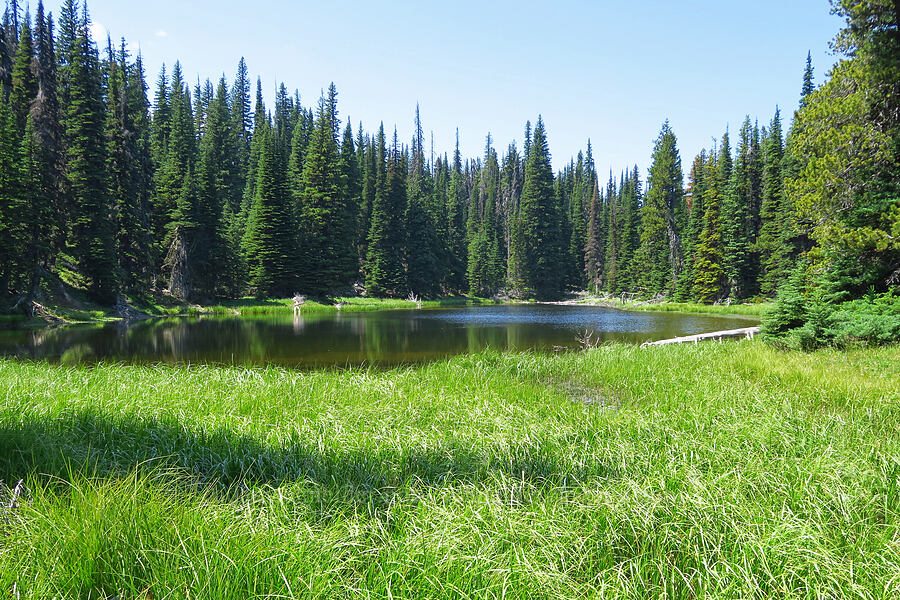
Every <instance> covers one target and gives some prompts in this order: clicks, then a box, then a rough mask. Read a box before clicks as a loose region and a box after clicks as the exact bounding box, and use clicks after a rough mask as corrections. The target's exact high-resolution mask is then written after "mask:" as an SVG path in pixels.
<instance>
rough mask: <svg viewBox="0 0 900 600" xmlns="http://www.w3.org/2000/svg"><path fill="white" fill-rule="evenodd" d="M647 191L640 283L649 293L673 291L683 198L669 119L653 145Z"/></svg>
mask: <svg viewBox="0 0 900 600" xmlns="http://www.w3.org/2000/svg"><path fill="white" fill-rule="evenodd" d="M652 161H653V162H652V164H651V166H650V176H649V178H648V180H647V193H646V195H645V197H644V203H643V205H642V206H641V234H640V240H641V241H640V247H639V248H638V250H637V252H636V254H635V260H636V264H635V272H636V273H640V275H639V278H638V280H637V283H638V287H639V288H642V291H644V292H645V293H646V294H650V295H655V294H669V293H671V292H672V291H674V287H675V286H674V283H675V279H676V277H677V276H678V274H679V273H680V271H681V269H680V248H678V252H677V253H676V251H675V249H676V248H677V247H678V245H679V240H678V237H677V233H676V232H675V227H674V224H675V208H676V207H677V206H679V205H680V203H681V202H682V193H683V192H682V173H681V158H680V157H679V155H678V149H677V147H676V139H675V134H674V133H673V132H672V129H671V127H669V122H668V121H666V122H665V123H663V126H662V129H661V130H660V132H659V137H657V138H656V143H655V144H654V148H653V157H652Z"/></svg>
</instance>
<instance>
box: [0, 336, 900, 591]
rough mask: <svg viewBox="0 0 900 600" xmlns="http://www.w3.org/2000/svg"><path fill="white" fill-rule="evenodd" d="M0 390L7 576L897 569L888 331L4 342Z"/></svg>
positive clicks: (655, 587) (1, 584)
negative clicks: (92, 362) (259, 352)
mask: <svg viewBox="0 0 900 600" xmlns="http://www.w3.org/2000/svg"><path fill="white" fill-rule="evenodd" d="M687 366H690V368H686V367H687ZM0 398H2V399H3V401H2V403H0V479H3V480H4V481H6V482H7V483H10V482H12V483H13V484H14V483H15V481H16V480H18V478H20V477H23V478H25V480H26V484H27V487H28V489H29V491H30V498H28V499H26V500H22V501H20V506H19V508H17V509H14V510H12V511H7V512H6V513H5V514H4V515H0V590H4V591H3V592H2V593H6V590H14V591H15V594H19V595H20V596H21V597H22V598H45V597H81V598H108V597H113V596H118V597H120V598H137V597H140V598H144V597H150V598H168V597H208V598H250V597H272V598H274V597H279V598H290V597H321V598H585V597H597V598H601V597H625V598H658V597H666V598H685V599H687V598H698V597H721V598H769V597H779V598H851V597H852V598H877V599H888V598H896V597H898V595H900V575H898V573H900V348H898V347H890V348H881V349H870V350H854V351H850V352H847V353H839V352H835V351H820V352H816V353H813V354H801V353H785V352H780V351H777V350H774V349H772V348H770V347H768V346H766V345H764V344H762V343H761V342H759V341H742V342H736V343H727V344H715V343H713V344H707V345H682V346H676V347H658V348H647V349H639V348H636V347H629V346H619V345H611V346H604V347H600V348H597V349H593V350H589V351H586V352H583V353H570V354H562V355H552V356H548V355H539V354H531V353H524V354H496V353H485V354H478V355H469V356H459V357H456V358H453V359H450V360H447V361H444V362H439V363H433V364H430V365H425V366H421V367H415V368H412V367H410V368H400V369H393V370H388V371H375V370H352V369H351V370H342V371H315V372H298V371H292V370H288V369H282V368H258V369H254V368H236V367H213V366H191V367H170V366H122V365H109V364H102V365H97V366H94V367H71V368H63V367H58V366H51V365H47V364H43V363H28V362H12V361H0ZM14 597H18V596H15V595H14Z"/></svg>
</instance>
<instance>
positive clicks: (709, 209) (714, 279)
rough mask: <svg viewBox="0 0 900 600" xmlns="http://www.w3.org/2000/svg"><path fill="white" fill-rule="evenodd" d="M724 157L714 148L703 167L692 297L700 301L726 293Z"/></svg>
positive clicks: (722, 295) (720, 296) (726, 166)
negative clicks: (723, 218)
mask: <svg viewBox="0 0 900 600" xmlns="http://www.w3.org/2000/svg"><path fill="white" fill-rule="evenodd" d="M725 141H726V142H727V140H725ZM726 157H728V152H727V151H724V150H723V151H721V152H720V153H719V155H718V157H717V156H716V154H715V152H712V153H710V155H709V158H708V159H707V161H706V164H705V165H704V170H703V179H704V184H705V185H704V192H705V194H704V196H703V199H702V202H703V227H702V230H701V231H700V234H699V236H698V238H697V246H696V249H695V256H696V258H695V261H694V297H695V298H696V299H697V300H699V301H700V302H715V301H717V300H721V299H722V298H723V297H724V296H725V295H726V294H727V288H726V286H727V277H726V273H725V268H724V267H723V262H724V252H723V249H722V245H723V241H722V217H721V201H722V200H721V199H722V190H723V189H724V187H725V184H726V182H727V179H725V175H726V174H727V173H728V171H729V165H728V161H727V160H726ZM723 162H725V164H724V165H723V164H722V163H723Z"/></svg>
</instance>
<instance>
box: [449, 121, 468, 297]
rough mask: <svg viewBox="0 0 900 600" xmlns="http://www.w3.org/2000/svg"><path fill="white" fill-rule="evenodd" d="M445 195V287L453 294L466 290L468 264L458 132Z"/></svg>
mask: <svg viewBox="0 0 900 600" xmlns="http://www.w3.org/2000/svg"><path fill="white" fill-rule="evenodd" d="M449 186H450V187H449V190H448V193H447V252H448V260H447V264H448V273H447V279H446V281H447V283H446V286H447V288H448V289H449V290H451V291H454V292H462V291H463V290H465V289H466V265H467V264H468V256H467V246H466V226H465V221H466V219H465V192H466V190H465V187H466V186H465V180H464V179H463V171H462V155H461V154H460V152H459V130H457V131H456V148H455V149H454V151H453V164H452V165H451V166H450V182H449Z"/></svg>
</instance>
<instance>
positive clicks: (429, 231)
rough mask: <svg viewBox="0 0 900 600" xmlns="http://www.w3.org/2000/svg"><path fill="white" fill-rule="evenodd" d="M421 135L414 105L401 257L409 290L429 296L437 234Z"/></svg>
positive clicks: (436, 279) (435, 279)
mask: <svg viewBox="0 0 900 600" xmlns="http://www.w3.org/2000/svg"><path fill="white" fill-rule="evenodd" d="M424 145H425V135H424V133H423V131H422V121H421V118H420V116H419V107H418V105H417V106H416V119H415V134H414V136H413V140H412V155H411V161H410V166H409V180H408V184H407V204H406V214H405V220H404V230H405V233H406V240H405V244H404V246H405V252H404V255H405V259H406V261H405V262H406V274H407V285H408V287H409V290H410V291H411V292H412V293H414V294H417V295H420V296H425V297H428V296H433V295H435V294H436V293H437V292H438V290H439V287H438V285H439V283H440V274H439V273H438V258H437V246H438V243H437V236H436V232H435V226H434V222H433V220H432V217H433V215H432V212H431V211H430V210H429V206H430V204H431V201H430V198H431V196H432V194H433V190H432V187H433V180H432V177H431V174H430V173H429V172H428V165H427V164H426V162H425V148H424Z"/></svg>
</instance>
